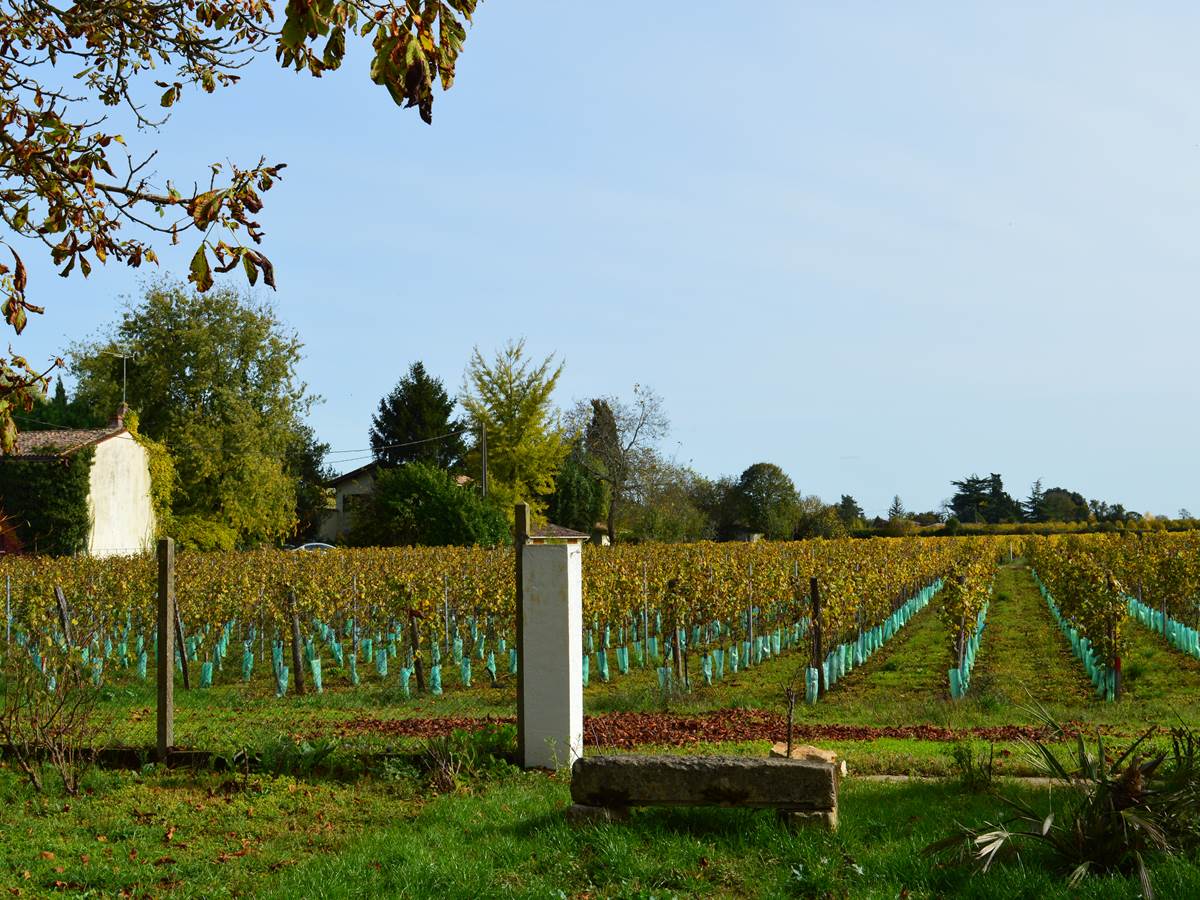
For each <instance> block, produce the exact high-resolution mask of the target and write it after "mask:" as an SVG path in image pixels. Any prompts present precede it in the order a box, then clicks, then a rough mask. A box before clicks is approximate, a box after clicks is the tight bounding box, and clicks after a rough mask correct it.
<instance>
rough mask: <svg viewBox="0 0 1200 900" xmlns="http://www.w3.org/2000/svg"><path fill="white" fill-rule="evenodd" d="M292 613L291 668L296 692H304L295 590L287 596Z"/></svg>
mask: <svg viewBox="0 0 1200 900" xmlns="http://www.w3.org/2000/svg"><path fill="white" fill-rule="evenodd" d="M288 599H289V602H288V606H289V609H290V612H291V614H292V670H293V671H294V672H295V673H296V693H297V694H303V693H304V652H303V650H302V649H301V644H300V640H301V638H300V614H299V613H297V612H296V592H295V591H292V592H291V595H290V597H289V598H288Z"/></svg>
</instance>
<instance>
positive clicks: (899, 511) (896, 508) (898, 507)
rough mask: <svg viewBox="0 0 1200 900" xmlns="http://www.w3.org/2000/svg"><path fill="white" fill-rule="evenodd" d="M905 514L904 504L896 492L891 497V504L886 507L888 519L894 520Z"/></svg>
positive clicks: (906, 514)
mask: <svg viewBox="0 0 1200 900" xmlns="http://www.w3.org/2000/svg"><path fill="white" fill-rule="evenodd" d="M907 516H908V513H907V512H905V510H904V504H903V503H901V502H900V495H899V494H897V495H896V496H895V497H893V498H892V505H891V506H889V507H888V521H889V522H894V521H897V520H899V519H903V518H906V517H907Z"/></svg>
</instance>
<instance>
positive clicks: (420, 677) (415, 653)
mask: <svg viewBox="0 0 1200 900" xmlns="http://www.w3.org/2000/svg"><path fill="white" fill-rule="evenodd" d="M408 601H409V602H410V603H411V602H412V594H411V593H410V594H409V595H408ZM419 618H420V616H419V614H418V613H417V611H416V610H415V609H413V608H412V607H409V610H408V645H409V647H411V648H412V658H413V668H414V669H415V670H416V673H417V692H418V693H421V694H423V693H425V666H424V664H423V663H422V662H421V631H420V629H419V628H418V627H417V619H419ZM431 652H432V651H431Z"/></svg>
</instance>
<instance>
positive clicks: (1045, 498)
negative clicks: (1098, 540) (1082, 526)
mask: <svg viewBox="0 0 1200 900" xmlns="http://www.w3.org/2000/svg"><path fill="white" fill-rule="evenodd" d="M1088 513H1089V507H1088V502H1087V500H1085V499H1084V498H1083V494H1080V493H1079V492H1078V491H1068V490H1067V489H1066V488H1061V487H1053V488H1049V489H1048V490H1046V491H1045V492H1043V494H1042V502H1041V505H1040V506H1039V507H1038V516H1037V518H1036V519H1034V521H1035V522H1086V521H1087V520H1088Z"/></svg>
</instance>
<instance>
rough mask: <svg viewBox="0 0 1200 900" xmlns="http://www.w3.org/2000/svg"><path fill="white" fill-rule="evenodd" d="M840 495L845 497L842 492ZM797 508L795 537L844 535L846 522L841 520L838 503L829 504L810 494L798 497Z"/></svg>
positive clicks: (834, 536)
mask: <svg viewBox="0 0 1200 900" xmlns="http://www.w3.org/2000/svg"><path fill="white" fill-rule="evenodd" d="M842 497H843V499H845V495H844V494H843V495H842ZM798 509H799V514H798V516H797V519H796V532H795V537H796V538H797V539H801V540H802V539H804V538H839V537H845V536H846V530H847V528H846V523H845V522H844V521H843V520H842V515H841V505H840V504H839V505H838V506H830V505H829V504H827V503H825V501H823V500H822V499H821V498H820V497H818V496H816V495H814V494H810V495H809V496H807V497H801V498H800V501H799V503H798ZM858 521H861V519H859V520H858Z"/></svg>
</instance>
